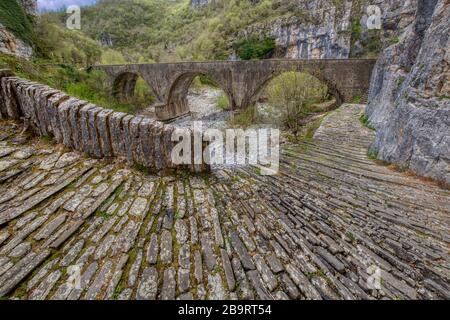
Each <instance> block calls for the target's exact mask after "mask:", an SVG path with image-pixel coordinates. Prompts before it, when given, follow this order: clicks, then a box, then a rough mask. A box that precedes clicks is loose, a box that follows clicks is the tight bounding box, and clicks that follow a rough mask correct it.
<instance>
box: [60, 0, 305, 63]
mask: <svg viewBox="0 0 450 320" xmlns="http://www.w3.org/2000/svg"><path fill="white" fill-rule="evenodd" d="M189 3H190V0H179V1H167V0H135V1H120V0H109V1H100V2H99V3H97V4H96V5H95V6H92V7H86V8H83V9H82V11H83V12H82V17H83V23H82V31H83V32H84V33H85V34H86V35H88V36H89V37H90V38H92V39H96V40H100V39H102V38H103V37H104V36H105V33H106V34H107V37H109V38H111V40H112V42H113V45H114V49H116V50H117V51H120V52H121V53H122V54H123V57H125V59H126V61H127V62H130V63H136V62H152V61H156V62H173V61H180V60H223V59H227V58H228V57H229V56H230V55H231V54H233V53H234V52H235V49H236V50H238V51H239V55H241V54H242V56H241V58H243V59H254V58H260V57H265V56H266V55H267V56H270V53H271V52H272V51H273V48H274V46H275V42H274V41H273V39H271V38H269V37H267V35H265V34H264V33H265V31H262V32H261V34H259V35H258V38H254V37H248V38H247V37H245V36H244V34H245V30H246V29H247V28H248V27H249V26H251V25H255V24H260V23H263V24H265V25H270V22H271V21H273V20H275V19H279V18H286V19H287V18H290V17H293V16H296V17H300V18H301V19H302V21H305V22H309V21H311V20H312V19H311V16H310V14H309V13H308V12H307V11H305V10H302V9H299V5H298V3H297V2H296V1H286V0H261V1H259V2H258V4H252V1H250V0H245V1H243V0H215V2H214V3H212V4H210V5H208V6H205V7H203V8H199V9H196V10H193V9H192V8H191V7H190V5H189ZM53 15H54V16H56V17H57V19H59V20H60V21H62V20H63V18H64V14H63V13H57V14H53ZM236 39H239V40H236Z"/></svg>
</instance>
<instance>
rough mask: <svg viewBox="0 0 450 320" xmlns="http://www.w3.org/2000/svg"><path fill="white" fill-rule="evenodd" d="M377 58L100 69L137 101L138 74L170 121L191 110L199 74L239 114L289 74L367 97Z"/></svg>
mask: <svg viewBox="0 0 450 320" xmlns="http://www.w3.org/2000/svg"><path fill="white" fill-rule="evenodd" d="M375 62H376V60H372V59H310V60H293V59H283V60H251V61H208V62H181V63H158V64H126V65H98V66H94V67H93V68H91V69H97V70H103V71H105V72H106V74H107V75H108V76H109V80H110V86H111V93H112V94H113V95H114V96H116V98H118V99H119V100H124V99H126V98H128V97H131V96H132V95H133V92H134V87H135V85H136V81H137V79H138V76H141V77H142V78H143V79H144V80H145V81H146V82H147V84H148V85H149V86H150V87H151V88H152V91H153V94H154V95H155V97H156V99H157V102H156V104H155V107H156V115H157V117H158V118H159V119H160V120H169V119H173V118H176V117H178V116H181V115H183V114H186V113H188V112H189V107H188V102H187V93H188V90H189V87H190V85H191V83H192V81H193V80H194V78H195V77H196V76H198V75H206V76H208V77H209V78H210V79H212V80H213V81H214V82H216V83H217V85H218V86H219V87H221V89H222V90H223V91H224V92H225V93H226V94H227V95H228V98H229V101H230V104H231V107H232V109H233V110H242V109H244V108H246V107H248V106H250V105H253V104H254V103H255V102H256V101H257V100H258V97H259V94H260V93H261V92H262V90H263V88H264V87H265V85H266V84H267V83H268V82H269V81H270V80H271V79H273V78H274V77H276V76H278V75H280V74H281V73H283V72H287V71H303V72H308V73H309V74H311V75H313V76H315V77H316V78H318V79H319V80H321V81H323V82H324V83H326V84H327V85H328V88H329V91H330V93H331V94H332V95H333V96H334V97H335V98H336V100H337V102H338V104H341V103H343V102H348V101H351V100H352V99H353V98H354V97H356V96H358V95H364V94H366V93H367V91H368V89H369V84H370V78H371V74H372V70H373V67H374V65H375Z"/></svg>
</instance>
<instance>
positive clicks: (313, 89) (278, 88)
mask: <svg viewBox="0 0 450 320" xmlns="http://www.w3.org/2000/svg"><path fill="white" fill-rule="evenodd" d="M263 95H266V96H267V98H268V105H270V106H271V107H272V108H273V111H274V112H275V114H278V115H279V116H278V119H279V120H280V125H282V126H285V127H287V128H288V129H289V130H291V131H292V132H294V133H296V132H298V131H299V129H300V127H301V123H300V121H301V120H302V119H303V118H305V117H307V116H308V115H310V114H311V113H312V112H314V111H315V110H314V107H313V105H315V104H317V103H321V102H324V101H326V100H327V98H328V88H327V86H326V85H324V84H323V83H322V82H320V81H319V80H318V79H317V78H315V77H313V76H311V75H309V74H307V73H302V72H295V71H291V72H286V73H283V74H282V75H280V76H278V77H276V78H275V79H273V80H272V81H270V82H269V84H268V86H267V88H266V90H265V94H264V93H263ZM270 117H273V113H272V115H270Z"/></svg>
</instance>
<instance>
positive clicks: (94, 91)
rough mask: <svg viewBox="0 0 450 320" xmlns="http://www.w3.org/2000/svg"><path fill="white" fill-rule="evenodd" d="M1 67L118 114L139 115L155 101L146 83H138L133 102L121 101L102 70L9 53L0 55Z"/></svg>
mask: <svg viewBox="0 0 450 320" xmlns="http://www.w3.org/2000/svg"><path fill="white" fill-rule="evenodd" d="M0 68H8V69H11V70H12V71H13V72H14V73H15V74H16V75H17V76H20V77H22V78H25V79H29V80H32V81H36V82H39V83H45V84H47V85H49V86H50V87H52V88H55V89H58V90H61V91H63V92H66V93H67V94H69V95H71V96H74V97H76V98H79V99H82V100H86V101H89V102H92V103H95V104H97V105H99V106H102V107H105V108H109V109H113V110H117V111H123V112H128V113H135V112H136V111H138V110H139V109H141V108H143V107H145V106H147V105H149V104H150V103H151V101H152V100H151V99H152V98H151V95H150V93H149V91H148V89H147V88H146V86H145V84H144V85H143V84H138V85H137V86H136V90H135V95H134V97H133V98H132V99H131V100H130V101H127V102H126V103H119V102H117V101H116V100H115V99H114V98H113V97H111V96H110V95H109V94H108V93H107V92H108V88H107V87H106V75H105V74H104V73H103V72H100V71H94V72H90V73H88V72H86V71H84V70H78V69H75V68H74V67H72V66H70V65H64V64H53V63H50V61H48V60H43V59H35V60H33V61H27V60H24V59H20V58H16V57H12V56H8V55H5V54H0ZM138 83H139V82H138Z"/></svg>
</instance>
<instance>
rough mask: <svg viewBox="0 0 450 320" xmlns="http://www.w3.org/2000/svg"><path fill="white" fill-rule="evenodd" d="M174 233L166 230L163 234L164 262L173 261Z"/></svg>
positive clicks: (161, 254)
mask: <svg viewBox="0 0 450 320" xmlns="http://www.w3.org/2000/svg"><path fill="white" fill-rule="evenodd" d="M172 254H173V253H172V234H171V233H170V232H169V231H167V230H164V231H163V232H162V234H161V250H160V259H161V262H162V263H164V264H169V263H171V262H172Z"/></svg>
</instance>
